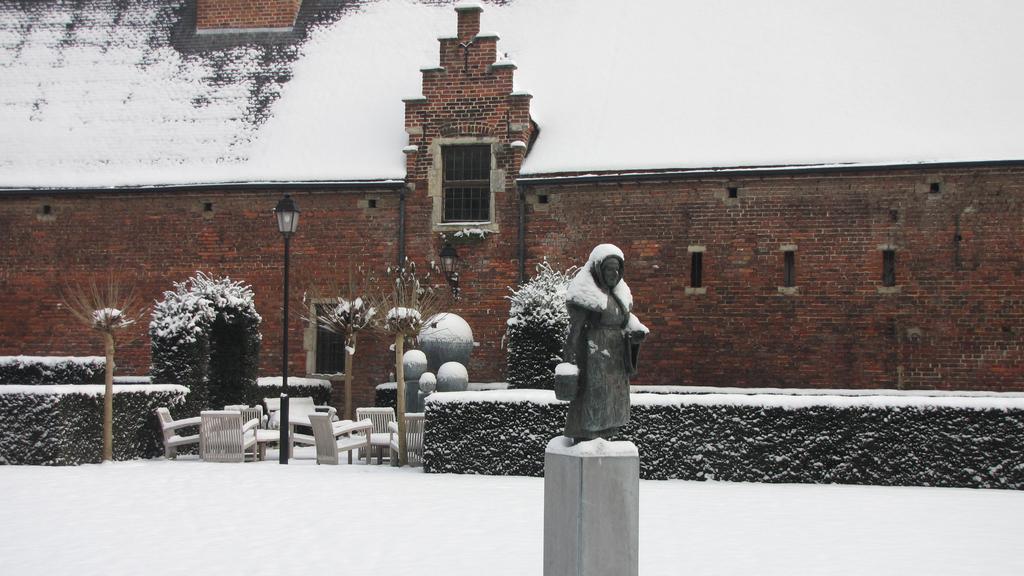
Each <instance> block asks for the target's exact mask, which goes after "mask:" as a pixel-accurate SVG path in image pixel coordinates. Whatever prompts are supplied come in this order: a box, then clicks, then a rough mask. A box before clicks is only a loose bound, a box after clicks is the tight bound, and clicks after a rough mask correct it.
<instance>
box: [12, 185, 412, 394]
mask: <svg viewBox="0 0 1024 576" xmlns="http://www.w3.org/2000/svg"><path fill="white" fill-rule="evenodd" d="M290 192H291V194H292V195H293V197H294V198H295V201H296V203H297V204H298V205H299V208H300V210H301V211H302V217H301V219H300V223H299V224H300V226H299V231H298V233H297V234H296V236H295V237H294V238H293V240H292V243H291V258H292V260H291V263H292V275H291V290H290V294H291V300H290V309H291V310H290V318H291V322H290V325H291V332H290V337H289V365H290V373H291V374H292V375H302V374H304V372H305V366H306V361H305V352H304V350H303V348H302V346H303V340H302V331H303V328H304V322H303V321H302V319H301V317H302V316H303V309H302V294H303V292H304V291H306V290H307V289H308V288H309V287H310V285H311V284H313V283H314V282H316V283H322V282H323V281H324V279H325V278H331V277H336V278H338V283H339V284H344V283H345V281H346V279H347V274H348V267H349V264H352V265H353V266H356V267H358V266H361V265H362V266H365V267H367V268H371V269H373V270H382V269H383V268H384V267H385V266H387V265H389V264H393V263H394V262H395V258H396V253H397V246H396V237H397V213H398V202H399V201H398V194H397V193H396V192H388V191H377V192H359V191H354V192H350V191H335V190H317V191H303V190H292V191H290ZM281 195H282V191H223V190H220V191H216V190H215V191H210V192H202V193H191V192H189V193H186V192H163V193H160V192H151V191H149V192H137V193H105V194H99V195H97V194H65V195H60V196H31V197H5V198H4V199H3V202H0V245H2V246H3V247H4V249H3V250H2V251H0V310H3V313H2V316H0V355H8V354H12V355H13V354H33V355H65V354H75V355H87V354H97V355H102V353H103V346H102V342H101V341H100V340H98V339H97V338H96V337H95V336H94V334H93V333H92V332H91V331H89V330H86V329H83V328H81V327H79V326H78V325H77V324H75V323H74V321H73V320H72V318H71V316H70V315H69V314H67V313H66V312H65V311H64V310H62V309H61V308H60V305H59V303H60V290H61V287H62V286H64V285H65V284H77V283H88V282H89V281H91V280H93V279H97V280H103V279H104V278H105V277H106V274H107V271H108V270H110V269H114V270H118V271H121V272H123V273H124V274H125V275H127V276H128V277H129V278H131V279H133V280H134V281H135V283H136V285H137V288H138V289H139V291H140V292H141V295H142V296H143V298H144V299H145V300H147V301H154V300H157V299H159V298H161V295H162V293H163V292H164V291H165V290H171V289H172V288H173V282H180V281H183V280H185V279H186V278H188V277H189V276H191V275H193V274H194V273H195V271H196V270H202V271H205V272H209V273H212V274H217V275H227V276H230V277H231V278H233V279H236V280H243V281H245V282H246V283H248V284H250V285H251V286H252V287H253V290H254V292H255V295H256V307H257V310H258V311H259V313H260V315H262V316H263V327H262V330H261V331H262V334H263V346H262V356H261V371H260V374H261V375H278V374H280V371H281V369H280V367H281V354H280V347H281V302H282V293H283V286H282V282H283V279H282V267H283V256H284V246H283V240H282V238H281V235H280V234H279V233H278V232H277V224H276V220H275V219H274V215H273V209H274V206H275V205H276V203H277V201H278V199H280V197H281ZM367 198H374V199H376V200H377V202H376V208H365V207H361V205H362V206H365V205H366V204H367V203H366V202H365V200H366V199H367ZM361 201H362V202H361ZM206 203H212V209H213V211H212V212H206V211H205V210H204V209H205V204H206ZM43 206H49V207H50V211H51V213H50V214H49V215H43V214H42V211H43V209H42V207H43ZM146 331H147V326H145V325H140V326H139V327H138V329H137V330H136V331H135V336H137V337H138V338H137V340H136V341H135V342H134V343H132V344H130V345H126V346H123V347H121V348H120V349H119V350H118V352H117V356H116V358H117V363H118V372H117V373H118V374H146V373H148V367H149V339H148V337H147V336H146V333H147V332H146ZM387 346H388V342H383V341H381V339H380V338H379V337H378V336H376V335H374V334H366V335H363V336H361V337H360V341H359V350H358V357H357V362H356V372H355V378H356V381H357V382H358V385H357V386H356V387H355V389H356V393H355V396H356V403H357V405H372V402H373V390H372V386H373V385H374V384H376V383H378V382H383V381H386V380H387V378H388V374H389V372H390V371H391V370H393V369H392V368H391V367H390V365H391V361H392V357H391V355H390V353H389V352H388V350H387Z"/></svg>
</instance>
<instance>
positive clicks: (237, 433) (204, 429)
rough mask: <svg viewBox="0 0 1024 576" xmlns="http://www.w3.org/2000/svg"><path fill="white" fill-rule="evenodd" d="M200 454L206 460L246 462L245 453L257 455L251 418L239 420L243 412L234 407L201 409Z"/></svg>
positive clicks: (255, 423) (253, 421) (253, 423)
mask: <svg viewBox="0 0 1024 576" xmlns="http://www.w3.org/2000/svg"><path fill="white" fill-rule="evenodd" d="M199 418H200V420H201V423H200V426H199V457H200V458H202V459H203V460H206V461H207V462H245V457H246V455H249V454H251V455H252V458H253V460H256V459H257V458H258V456H259V455H258V453H257V446H256V428H257V427H258V426H259V424H260V421H259V420H257V419H255V418H253V419H252V420H249V421H248V422H245V423H244V424H243V423H242V413H241V412H238V411H235V410H204V411H203V412H200V414H199Z"/></svg>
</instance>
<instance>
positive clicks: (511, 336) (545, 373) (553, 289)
mask: <svg viewBox="0 0 1024 576" xmlns="http://www.w3.org/2000/svg"><path fill="white" fill-rule="evenodd" d="M573 274H574V269H569V270H567V271H565V272H562V271H559V270H555V269H554V268H552V267H551V265H550V264H548V263H547V262H542V263H540V264H539V265H538V266H537V274H536V275H534V277H533V278H531V279H530V280H529V281H527V282H526V283H524V284H523V285H522V286H520V287H518V288H516V289H515V290H513V291H512V295H511V296H509V297H508V299H509V300H510V301H511V305H510V307H509V318H508V328H507V331H506V334H505V336H506V338H507V339H508V383H509V387H510V388H540V389H545V390H553V389H554V387H555V377H554V371H555V365H556V364H558V363H559V362H561V358H562V345H563V344H565V337H566V334H568V332H569V312H568V310H567V309H566V307H565V290H566V288H567V287H568V285H569V281H570V280H571V279H572V276H573Z"/></svg>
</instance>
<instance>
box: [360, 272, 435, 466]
mask: <svg viewBox="0 0 1024 576" xmlns="http://www.w3.org/2000/svg"><path fill="white" fill-rule="evenodd" d="M436 271H437V270H436V269H435V268H431V269H429V270H428V271H427V272H425V273H423V274H420V275H418V274H417V272H416V263H415V262H413V261H412V260H409V259H408V258H406V260H405V263H404V265H403V266H401V267H398V268H392V267H388V269H387V271H386V280H385V283H384V285H383V286H382V287H381V289H380V291H379V292H378V293H377V294H376V296H375V297H374V300H373V304H374V307H375V308H376V309H377V310H380V311H386V312H384V314H383V315H379V316H378V318H377V321H376V323H375V326H376V327H377V328H378V329H379V330H381V331H383V332H384V333H386V334H389V335H391V336H392V337H394V339H395V382H396V384H397V388H398V390H397V399H396V406H397V408H398V409H397V410H396V412H397V417H398V443H399V446H398V448H399V451H398V453H399V458H400V461H401V464H402V465H403V466H404V465H405V464H406V432H405V371H404V368H403V365H402V356H403V355H404V353H405V341H406V339H409V340H413V339H415V338H416V336H418V335H419V333H420V330H421V329H422V328H423V323H424V321H425V320H426V319H428V318H431V317H432V316H434V315H435V314H437V313H439V312H441V311H442V309H443V308H444V307H445V306H446V305H447V303H448V301H449V298H450V294H451V292H450V291H449V290H448V288H447V287H446V286H439V285H436V284H434V283H433V279H432V276H431V273H432V272H436Z"/></svg>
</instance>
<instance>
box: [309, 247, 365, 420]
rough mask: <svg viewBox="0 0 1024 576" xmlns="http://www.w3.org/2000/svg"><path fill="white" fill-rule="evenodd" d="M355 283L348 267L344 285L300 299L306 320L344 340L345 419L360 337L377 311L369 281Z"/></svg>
mask: <svg viewBox="0 0 1024 576" xmlns="http://www.w3.org/2000/svg"><path fill="white" fill-rule="evenodd" d="M360 277H361V281H360V282H357V281H356V278H355V275H354V274H353V271H352V269H351V267H350V268H349V271H348V282H347V283H346V284H345V285H337V284H329V285H328V286H327V287H326V288H322V287H319V286H317V285H315V284H314V285H312V286H311V287H310V289H309V291H308V292H307V293H306V295H305V296H304V298H303V304H304V305H305V307H306V317H305V320H306V321H307V322H309V323H310V324H312V325H313V326H322V327H323V328H324V329H325V330H327V331H329V332H332V333H334V334H337V335H339V336H341V337H342V338H343V339H344V340H345V418H346V419H348V420H351V419H352V373H353V371H354V367H353V361H354V359H355V355H356V340H357V338H358V336H359V333H360V332H361V331H363V330H365V329H366V328H369V327H370V325H371V322H372V321H373V317H374V315H375V314H376V311H377V309H376V308H374V307H373V305H371V303H370V297H369V295H370V288H369V285H368V282H369V279H368V277H367V276H366V275H364V274H360Z"/></svg>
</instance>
